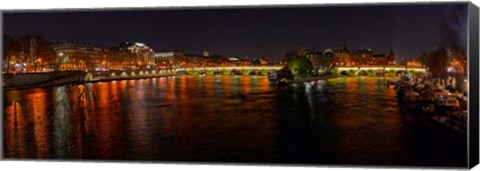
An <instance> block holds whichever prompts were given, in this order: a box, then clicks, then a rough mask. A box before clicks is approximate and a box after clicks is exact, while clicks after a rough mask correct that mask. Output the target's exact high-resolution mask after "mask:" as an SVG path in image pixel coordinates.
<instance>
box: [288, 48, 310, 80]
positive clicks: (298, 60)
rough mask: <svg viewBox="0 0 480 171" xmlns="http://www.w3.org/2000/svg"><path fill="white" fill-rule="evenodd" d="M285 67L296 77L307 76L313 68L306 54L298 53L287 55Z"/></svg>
mask: <svg viewBox="0 0 480 171" xmlns="http://www.w3.org/2000/svg"><path fill="white" fill-rule="evenodd" d="M287 67H288V69H289V70H291V72H292V74H293V75H294V76H296V77H307V76H308V75H309V74H310V72H311V71H312V69H313V65H312V63H311V62H310V60H309V59H308V58H307V57H306V56H304V55H300V54H298V53H293V54H292V55H291V56H289V57H287Z"/></svg>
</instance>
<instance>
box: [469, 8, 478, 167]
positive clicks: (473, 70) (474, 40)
mask: <svg viewBox="0 0 480 171" xmlns="http://www.w3.org/2000/svg"><path fill="white" fill-rule="evenodd" d="M478 12H479V11H478V7H477V6H476V5H475V4H473V3H472V2H469V4H468V25H469V26H468V60H469V61H468V67H469V73H468V77H469V89H470V90H469V105H468V108H469V109H468V110H469V116H468V117H469V118H468V124H469V125H468V126H469V128H468V131H469V132H468V167H469V168H470V169H471V168H473V167H474V166H476V165H477V164H478V162H479V121H478V118H479V105H478V104H479V103H478V102H479V101H478V98H479V92H478V91H479V90H478V81H479V68H478V66H479V59H478V58H479V47H478V46H479V43H478V41H479V37H478V36H479V33H478V27H479V13H478Z"/></svg>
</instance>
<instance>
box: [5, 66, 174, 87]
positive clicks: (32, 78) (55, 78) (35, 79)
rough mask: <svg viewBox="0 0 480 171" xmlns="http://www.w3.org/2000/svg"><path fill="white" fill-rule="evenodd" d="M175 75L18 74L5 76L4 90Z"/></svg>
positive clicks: (67, 72)
mask: <svg viewBox="0 0 480 171" xmlns="http://www.w3.org/2000/svg"><path fill="white" fill-rule="evenodd" d="M176 75H178V74H175V73H161V74H160V73H158V74H153V73H152V74H143V75H112V74H110V73H109V74H103V75H99V74H95V73H89V72H82V71H62V72H55V73H53V72H49V73H18V74H4V75H3V82H2V88H3V90H4V91H5V90H7V91H8V90H19V89H29V88H37V87H52V86H61V85H67V84H83V83H91V82H103V81H114V80H134V79H147V78H157V77H170V76H176Z"/></svg>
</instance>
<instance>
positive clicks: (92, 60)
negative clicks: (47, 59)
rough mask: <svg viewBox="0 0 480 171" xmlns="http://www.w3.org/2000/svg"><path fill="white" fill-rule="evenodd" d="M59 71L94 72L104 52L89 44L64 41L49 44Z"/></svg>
mask: <svg viewBox="0 0 480 171" xmlns="http://www.w3.org/2000/svg"><path fill="white" fill-rule="evenodd" d="M50 46H51V47H52V49H53V50H54V51H55V54H56V57H57V62H56V65H58V66H56V67H58V69H59V70H87V71H92V70H95V68H96V67H95V66H97V65H98V64H99V63H100V62H101V61H102V60H103V57H104V52H105V50H104V49H103V48H100V47H99V46H96V45H93V44H92V43H89V42H77V41H64V42H55V43H51V44H50Z"/></svg>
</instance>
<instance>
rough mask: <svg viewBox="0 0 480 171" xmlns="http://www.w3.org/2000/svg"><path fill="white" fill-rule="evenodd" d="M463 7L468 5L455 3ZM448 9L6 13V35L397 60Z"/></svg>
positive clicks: (418, 44)
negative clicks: (367, 54)
mask: <svg viewBox="0 0 480 171" xmlns="http://www.w3.org/2000/svg"><path fill="white" fill-rule="evenodd" d="M459 4H463V6H466V3H459ZM454 8H456V6H455V5H452V4H430V5H415V6H412V5H400V6H399V5H396V6H385V5H384V6H367V7H363V6H350V7H348V6H347V7H346V6H343V7H338V6H334V7H305V6H304V7H297V8H291V7H290V8H279V7H276V8H272V7H262V8H256V9H255V8H252V7H250V8H245V7H244V8H236V9H235V8H229V9H228V8H221V9H218V8H217V9H202V10H199V9H183V10H178V9H177V10H172V9H168V10H166V9H149V10H147V9H143V10H140V9H136V10H123V11H121V10H116V11H113V10H109V11H95V12H92V11H83V12H80V11H73V12H68V11H60V12H39V11H35V12H8V13H4V16H3V19H4V23H3V24H4V26H3V29H4V34H7V35H10V36H12V37H15V38H18V37H20V36H24V35H40V36H43V37H45V38H47V39H49V40H51V41H62V40H77V41H89V42H93V43H95V44H97V45H101V46H105V47H111V46H116V45H118V44H119V42H123V41H135V42H143V43H146V44H147V45H148V46H150V47H152V48H153V49H154V50H155V51H156V52H158V51H168V50H181V51H184V52H189V53H196V54H201V51H202V50H208V51H209V52H210V54H222V55H225V56H239V57H244V56H246V55H249V56H252V57H266V58H267V59H275V60H276V59H279V58H280V57H283V56H284V54H285V53H286V52H288V51H291V50H293V49H296V48H298V47H300V46H308V47H313V48H315V49H316V50H323V49H325V48H341V47H343V46H344V45H345V44H346V45H347V46H348V47H349V49H358V48H361V47H364V48H372V49H373V50H374V52H375V53H383V52H385V53H388V51H389V50H390V49H393V50H394V51H395V53H396V55H397V58H402V57H405V58H412V57H417V56H418V55H419V54H420V53H421V52H423V51H427V52H428V51H431V50H433V49H434V48H435V47H437V46H438V45H439V42H440V40H441V38H440V29H439V24H440V21H441V20H442V18H443V17H445V16H447V15H451V13H452V11H453V9H454Z"/></svg>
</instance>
